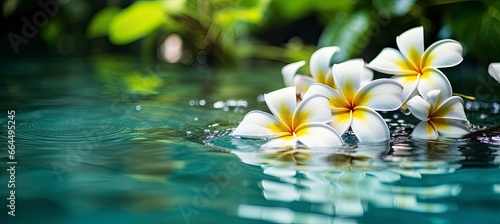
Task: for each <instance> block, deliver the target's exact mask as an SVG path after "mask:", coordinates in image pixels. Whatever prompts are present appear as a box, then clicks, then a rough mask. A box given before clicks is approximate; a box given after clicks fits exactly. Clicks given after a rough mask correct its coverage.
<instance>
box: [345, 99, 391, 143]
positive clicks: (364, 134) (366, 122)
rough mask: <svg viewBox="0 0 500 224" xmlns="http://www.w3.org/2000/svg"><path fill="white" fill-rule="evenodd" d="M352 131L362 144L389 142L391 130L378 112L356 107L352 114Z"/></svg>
mask: <svg viewBox="0 0 500 224" xmlns="http://www.w3.org/2000/svg"><path fill="white" fill-rule="evenodd" d="M351 128H352V131H354V134H356V137H358V139H359V141H360V142H381V141H387V140H389V128H388V127H387V124H386V123H385V121H384V119H383V118H382V116H380V114H378V113H377V112H375V111H373V110H371V109H369V108H367V107H356V108H355V109H354V111H353V112H352V124H351Z"/></svg>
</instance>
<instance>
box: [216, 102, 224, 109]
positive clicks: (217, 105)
mask: <svg viewBox="0 0 500 224" xmlns="http://www.w3.org/2000/svg"><path fill="white" fill-rule="evenodd" d="M225 105H226V104H225V103H224V102H222V101H217V102H215V103H214V105H213V107H214V108H215V109H220V108H223V107H224V106H225Z"/></svg>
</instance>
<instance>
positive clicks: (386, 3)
mask: <svg viewBox="0 0 500 224" xmlns="http://www.w3.org/2000/svg"><path fill="white" fill-rule="evenodd" d="M372 2H373V6H374V7H375V8H376V9H377V10H378V11H379V13H382V12H384V13H387V12H388V13H390V14H391V15H394V16H404V15H406V13H408V12H409V11H410V10H411V8H412V7H413V5H415V0H373V1H372Z"/></svg>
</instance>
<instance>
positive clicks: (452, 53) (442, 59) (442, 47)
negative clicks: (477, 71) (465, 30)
mask: <svg viewBox="0 0 500 224" xmlns="http://www.w3.org/2000/svg"><path fill="white" fill-rule="evenodd" d="M462 51H463V48H462V45H461V44H460V43H459V42H457V41H454V40H450V39H446V40H440V41H438V42H435V43H433V44H432V45H431V46H429V48H427V50H425V52H424V55H423V56H422V61H421V62H420V63H421V64H420V66H421V68H425V67H429V66H430V67H433V68H447V67H452V66H455V65H458V64H460V62H462V60H463V57H462Z"/></svg>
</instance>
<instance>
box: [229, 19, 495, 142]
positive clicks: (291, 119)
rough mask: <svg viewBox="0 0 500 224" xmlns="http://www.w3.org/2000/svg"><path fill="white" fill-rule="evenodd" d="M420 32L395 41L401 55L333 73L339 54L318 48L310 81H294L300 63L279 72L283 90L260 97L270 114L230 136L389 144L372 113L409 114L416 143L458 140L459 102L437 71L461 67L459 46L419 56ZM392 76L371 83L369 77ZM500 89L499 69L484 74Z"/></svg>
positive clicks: (258, 114) (252, 115)
mask: <svg viewBox="0 0 500 224" xmlns="http://www.w3.org/2000/svg"><path fill="white" fill-rule="evenodd" d="M423 39H424V29H423V27H416V28H413V29H410V30H408V31H406V32H404V33H402V34H401V35H399V36H398V37H397V38H396V43H397V46H398V49H399V50H396V49H393V48H385V49H383V50H382V51H381V52H380V54H379V55H378V56H377V57H375V59H373V60H372V61H371V62H370V63H368V64H365V62H364V61H363V60H362V59H351V60H348V61H345V62H342V63H339V64H334V65H333V66H330V60H331V58H332V56H333V55H334V54H335V53H336V52H338V51H340V48H339V47H336V46H332V47H323V48H320V49H318V50H317V51H316V52H314V53H313V55H312V56H311V58H310V62H309V68H310V74H311V76H305V75H301V74H297V71H298V70H299V68H300V67H302V66H304V65H305V63H306V62H305V61H300V62H295V63H292V64H288V65H286V66H285V67H283V69H282V71H281V73H282V75H283V78H284V83H285V85H286V86H287V87H285V88H283V89H279V90H275V91H273V92H271V93H268V94H265V95H264V99H265V102H266V104H267V106H268V108H269V110H270V111H271V113H272V114H269V113H266V112H262V111H250V112H249V113H248V114H246V115H245V117H244V118H243V120H242V121H241V123H240V124H239V125H238V127H237V128H236V129H235V130H234V131H233V132H232V135H233V136H238V137H243V138H252V139H270V141H268V142H267V143H265V144H264V145H262V148H267V147H283V146H291V147H294V148H296V147H298V146H299V145H305V146H306V147H335V146H341V145H343V144H344V142H343V140H342V137H341V136H342V135H343V134H344V133H346V132H347V131H348V130H349V129H350V130H352V132H353V133H354V134H355V135H356V137H357V138H358V140H359V141H360V142H382V141H388V140H389V139H390V132H389V128H388V127H387V124H386V122H385V121H384V119H383V118H382V116H381V115H380V114H379V113H378V112H377V111H394V110H398V109H404V110H409V112H411V114H413V116H415V117H416V118H417V119H418V120H420V123H418V124H417V125H416V126H415V128H414V130H413V132H412V133H411V136H412V137H413V138H416V139H437V138H438V137H439V136H443V137H460V136H462V135H464V134H467V133H468V132H469V128H468V127H469V121H468V120H467V117H466V115H465V112H464V107H463V103H464V102H463V100H462V98H460V97H458V96H453V94H452V87H451V84H450V82H449V81H448V78H447V77H446V76H445V75H444V74H443V72H441V71H440V70H439V68H447V67H452V66H455V65H458V64H459V63H460V62H461V61H462V60H463V58H462V45H461V44H460V43H459V42H457V41H454V40H451V39H445V40H440V41H438V42H435V43H434V44H432V45H430V46H429V47H428V48H427V49H424V41H423ZM372 70H374V71H377V72H381V73H386V74H390V75H393V76H392V77H391V78H382V79H377V80H373V72H372ZM488 71H489V73H490V75H491V76H492V77H493V78H495V79H496V80H497V81H499V82H500V63H493V64H491V65H490V67H489V69H488Z"/></svg>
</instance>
